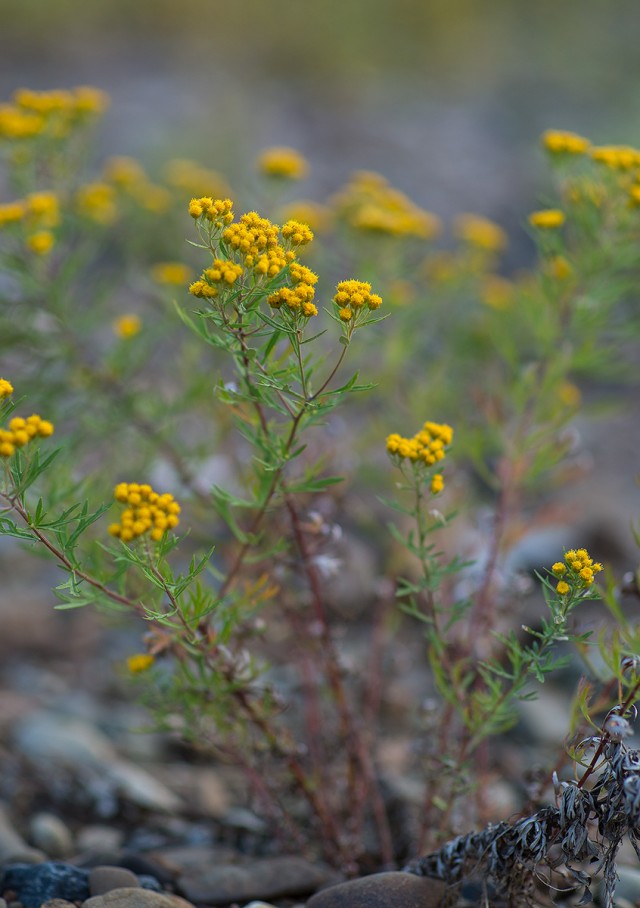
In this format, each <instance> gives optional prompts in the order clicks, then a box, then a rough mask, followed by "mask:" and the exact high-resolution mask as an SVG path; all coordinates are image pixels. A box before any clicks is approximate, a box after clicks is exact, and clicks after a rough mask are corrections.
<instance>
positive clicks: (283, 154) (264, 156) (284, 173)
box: [257, 146, 309, 180]
mask: <svg viewBox="0 0 640 908" xmlns="http://www.w3.org/2000/svg"><path fill="white" fill-rule="evenodd" d="M257 166H258V170H259V171H260V173H263V174H264V175H265V176H268V177H278V178H280V179H285V180H301V179H303V177H305V176H306V175H307V173H308V171H309V165H308V164H307V162H306V160H305V159H304V158H303V157H302V155H301V154H300V152H299V151H296V150H295V149H294V148H286V147H284V146H279V147H274V148H265V150H264V151H263V152H262V153H261V154H260V156H259V158H258V161H257Z"/></svg>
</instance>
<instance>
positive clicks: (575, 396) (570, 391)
mask: <svg viewBox="0 0 640 908" xmlns="http://www.w3.org/2000/svg"><path fill="white" fill-rule="evenodd" d="M558 398H559V400H560V401H561V403H563V404H564V405H565V407H572V408H573V407H578V406H579V405H580V401H581V400H582V394H581V393H580V388H578V387H577V385H574V384H573V382H570V381H563V382H562V384H561V385H560V387H559V388H558Z"/></svg>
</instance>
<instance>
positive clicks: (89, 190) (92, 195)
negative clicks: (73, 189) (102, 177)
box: [76, 183, 118, 226]
mask: <svg viewBox="0 0 640 908" xmlns="http://www.w3.org/2000/svg"><path fill="white" fill-rule="evenodd" d="M76 206H77V208H78V211H79V212H80V213H81V214H83V215H85V216H86V217H88V218H90V219H91V220H92V221H95V222H96V224H101V225H103V226H108V225H109V224H112V223H113V222H114V221H115V219H116V218H117V216H118V210H117V208H116V200H115V193H114V190H113V186H109V185H108V184H107V183H88V184H87V185H86V186H81V187H80V189H79V190H78V192H77V193H76Z"/></svg>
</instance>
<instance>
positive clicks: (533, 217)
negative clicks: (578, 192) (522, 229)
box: [529, 208, 566, 230]
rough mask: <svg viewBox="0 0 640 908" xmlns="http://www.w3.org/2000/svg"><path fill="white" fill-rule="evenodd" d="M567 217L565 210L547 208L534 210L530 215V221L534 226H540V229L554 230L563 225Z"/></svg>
mask: <svg viewBox="0 0 640 908" xmlns="http://www.w3.org/2000/svg"><path fill="white" fill-rule="evenodd" d="M565 220H566V218H565V214H564V212H563V211H560V209H559V208H545V209H544V210H543V211H532V212H531V214H530V215H529V223H530V224H531V226H532V227H538V228H539V229H540V230H554V229H555V228H557V227H562V225H563V224H564V222H565Z"/></svg>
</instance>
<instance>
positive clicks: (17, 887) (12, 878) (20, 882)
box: [0, 861, 89, 908]
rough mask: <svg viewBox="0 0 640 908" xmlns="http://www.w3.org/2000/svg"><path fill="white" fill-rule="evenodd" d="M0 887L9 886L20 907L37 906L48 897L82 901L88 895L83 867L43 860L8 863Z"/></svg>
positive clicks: (86, 874)
mask: <svg viewBox="0 0 640 908" xmlns="http://www.w3.org/2000/svg"><path fill="white" fill-rule="evenodd" d="M0 885H1V887H2V891H3V892H4V891H5V890H8V889H10V890H11V891H12V892H15V894H16V899H17V900H18V901H20V902H22V904H23V906H24V908H40V906H41V905H42V903H43V902H46V901H49V900H50V899H56V898H57V899H66V900H67V901H69V902H76V901H78V902H83V901H85V899H88V898H89V874H88V873H87V871H86V870H81V869H80V868H79V867H73V866H72V865H71V864H63V863H61V862H59V861H45V862H44V863H42V864H9V865H8V866H6V867H5V870H4V874H3V876H2V882H1V883H0Z"/></svg>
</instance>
